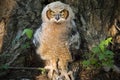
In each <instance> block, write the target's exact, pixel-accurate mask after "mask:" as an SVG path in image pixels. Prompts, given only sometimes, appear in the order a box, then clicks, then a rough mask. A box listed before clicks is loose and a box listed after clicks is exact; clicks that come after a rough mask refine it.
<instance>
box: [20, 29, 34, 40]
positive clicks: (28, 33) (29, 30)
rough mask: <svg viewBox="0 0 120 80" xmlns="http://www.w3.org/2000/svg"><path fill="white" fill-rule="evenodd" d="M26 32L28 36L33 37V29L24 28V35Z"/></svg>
mask: <svg viewBox="0 0 120 80" xmlns="http://www.w3.org/2000/svg"><path fill="white" fill-rule="evenodd" d="M24 34H26V35H27V37H28V38H29V39H31V38H32V35H33V30H31V29H24V31H23V33H22V35H24Z"/></svg>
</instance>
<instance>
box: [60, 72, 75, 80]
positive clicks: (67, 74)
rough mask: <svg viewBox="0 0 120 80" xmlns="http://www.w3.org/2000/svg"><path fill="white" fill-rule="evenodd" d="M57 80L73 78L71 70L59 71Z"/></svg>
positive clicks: (70, 79) (71, 79)
mask: <svg viewBox="0 0 120 80" xmlns="http://www.w3.org/2000/svg"><path fill="white" fill-rule="evenodd" d="M58 80H74V77H73V72H72V71H69V72H67V71H61V75H60V76H59V79H58Z"/></svg>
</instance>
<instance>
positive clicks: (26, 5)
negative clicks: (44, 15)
mask: <svg viewBox="0 0 120 80" xmlns="http://www.w3.org/2000/svg"><path fill="white" fill-rule="evenodd" d="M53 1H57V0H3V1H0V29H1V30H2V29H3V32H4V31H5V29H6V31H5V32H6V35H5V33H3V34H2V37H1V36H0V49H1V47H2V46H3V48H2V53H4V54H9V53H10V54H13V55H16V54H17V53H18V52H20V53H22V51H21V50H20V49H21V48H22V46H23V45H24V43H25V42H26V41H28V42H30V43H32V41H31V40H28V39H26V38H24V37H22V36H21V34H22V31H23V30H24V29H25V28H31V29H33V31H35V30H36V29H37V28H38V27H39V25H40V24H41V11H42V9H43V7H44V6H45V5H47V4H48V3H50V2H53ZM61 1H62V2H64V3H67V4H69V5H70V6H71V7H72V9H73V11H74V13H75V17H76V19H75V21H76V25H77V27H78V30H79V33H80V36H81V46H80V47H81V49H80V52H82V53H86V52H89V50H90V49H91V48H92V47H93V46H95V45H97V44H99V42H100V41H101V40H104V39H106V38H107V37H109V36H111V37H113V38H114V40H113V43H114V44H113V47H112V49H113V50H114V51H119V49H120V45H119V44H120V36H119V32H120V28H119V27H120V0H61ZM8 20H9V21H8ZM4 21H5V22H4ZM6 24H7V25H6ZM1 30H0V35H1V32H2V31H1ZM3 37H4V40H3ZM18 37H19V38H18ZM21 37H22V38H21ZM116 46H117V47H116ZM29 49H31V47H29ZM29 49H28V48H27V49H26V50H25V53H26V54H25V55H28V54H27V53H32V52H30V50H29ZM32 49H33V48H32ZM29 55H30V54H29ZM116 55H117V56H120V54H119V53H117V52H116ZM13 57H14V56H10V57H9V58H8V60H6V62H3V63H9V61H10V60H12V59H13ZM115 58H117V57H115ZM3 60H4V59H3ZM29 60H30V59H29ZM117 60H118V61H119V62H120V59H118V58H117ZM22 62H23V61H22ZM119 62H116V64H120V63H119ZM118 66H120V65H118Z"/></svg>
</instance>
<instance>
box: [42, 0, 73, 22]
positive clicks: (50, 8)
mask: <svg viewBox="0 0 120 80" xmlns="http://www.w3.org/2000/svg"><path fill="white" fill-rule="evenodd" d="M72 19H74V13H73V11H72V9H71V8H70V6H69V5H67V4H64V3H62V2H60V1H56V2H53V3H50V4H48V5H47V6H46V7H45V8H44V9H43V11H42V20H43V22H53V23H63V22H67V21H70V20H72Z"/></svg>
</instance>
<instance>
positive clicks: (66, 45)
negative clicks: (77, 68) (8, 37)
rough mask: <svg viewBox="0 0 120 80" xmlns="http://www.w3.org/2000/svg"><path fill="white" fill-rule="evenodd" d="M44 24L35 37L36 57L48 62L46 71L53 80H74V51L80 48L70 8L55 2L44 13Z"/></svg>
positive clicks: (78, 36)
mask: <svg viewBox="0 0 120 80" xmlns="http://www.w3.org/2000/svg"><path fill="white" fill-rule="evenodd" d="M41 15H42V24H41V26H40V27H39V28H38V29H37V30H36V32H35V34H34V39H33V43H34V44H35V46H36V47H37V49H36V53H37V54H38V55H39V56H40V58H41V59H43V60H45V61H47V64H46V66H45V69H47V70H49V71H48V77H49V78H50V79H52V80H74V76H73V72H72V71H71V70H70V69H69V64H70V63H71V62H72V61H73V60H74V54H75V53H73V50H78V49H79V46H80V35H79V33H78V31H77V27H76V25H75V22H74V18H75V16H74V13H73V11H72V9H71V7H70V6H69V5H67V4H64V3H62V2H60V1H56V2H52V3H50V4H48V5H46V6H45V8H44V9H43V11H42V14H41Z"/></svg>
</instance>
